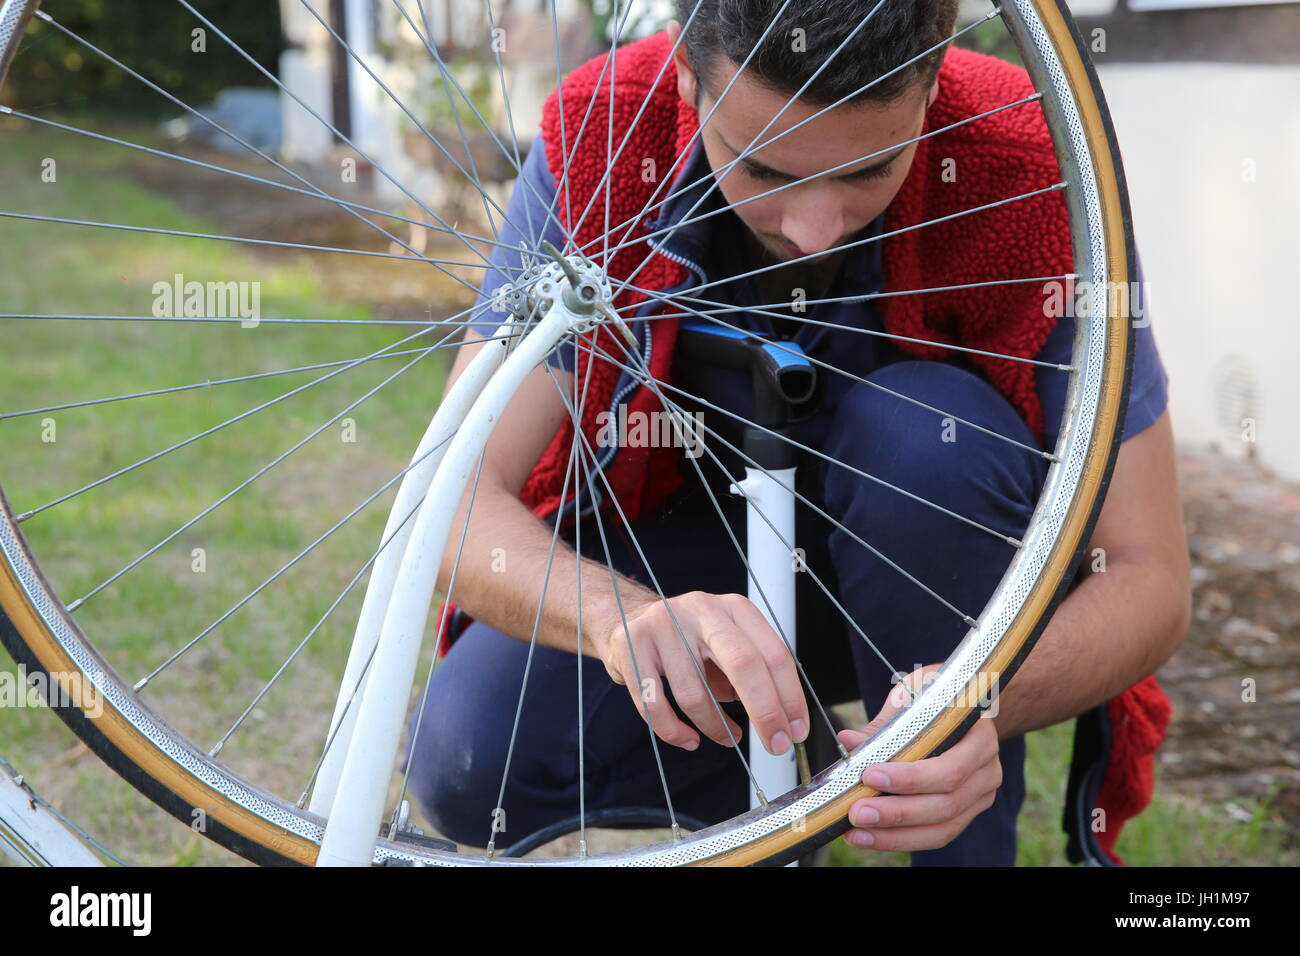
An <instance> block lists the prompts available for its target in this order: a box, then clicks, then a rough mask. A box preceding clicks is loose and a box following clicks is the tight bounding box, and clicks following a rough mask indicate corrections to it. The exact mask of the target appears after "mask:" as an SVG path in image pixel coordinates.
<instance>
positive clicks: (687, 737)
mask: <svg viewBox="0 0 1300 956" xmlns="http://www.w3.org/2000/svg"><path fill="white" fill-rule="evenodd" d="M660 669H661V665H660V662H659V660H658V658H657V656H656V655H655V654H653V653H651V652H649V651H647V650H643V651H641V652H640V653H638V654H637V655H636V666H635V667H628V668H627V671H626V672H627V673H628V674H631V675H639V676H640V683H639V684H635V683H634V681H629V682H628V684H627V692H628V694H629V695H630V696H631V698H632V703H633V704H634V705H635V707H636V709H637V713H639V714H640V715H641V718H642V719H643V720H645V721H646V722H647V723H649V724H650V725H651V727H652V728H653V729H654V732H655V734H656V736H658V737H659V739H661V740H663V741H664V742H666V743H670V744H672V745H673V746H674V747H682V748H683V749H686V750H695V749H696V748H697V747H699V745H700V738H699V735H698V734H697V733H695V731H693V730H692V729H691V728H690V727H688V726H686V725H685V724H684V723H682V722H681V721H680V720H678V719H677V715H676V714H674V713H673V709H672V707H670V706H669V705H668V701H667V700H666V699H665V697H664V685H663V680H662V679H661V678H660V676H659V674H660ZM647 714H648V715H649V716H648V717H647Z"/></svg>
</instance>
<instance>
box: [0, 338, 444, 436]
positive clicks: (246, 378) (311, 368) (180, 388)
mask: <svg viewBox="0 0 1300 956" xmlns="http://www.w3.org/2000/svg"><path fill="white" fill-rule="evenodd" d="M427 348H438V346H427ZM423 351H424V349H404V350H403V351H401V352H389V353H387V354H386V355H379V356H376V357H375V358H373V359H363V360H362V361H367V362H373V361H377V360H378V359H381V358H397V357H398V356H402V355H414V354H415V353H416V352H423ZM351 361H355V360H354V359H341V360H339V361H337V362H322V363H320V364H319V365H302V366H299V367H298V368H282V369H277V370H276V371H274V372H255V373H253V374H252V375H239V376H236V377H235V378H218V379H210V380H208V381H206V382H195V383H193V384H191V385H173V386H171V387H170V388H155V389H152V390H150V391H147V392H131V393H129V394H126V395H113V396H111V397H109V398H90V399H86V400H84V401H80V402H64V403H63V404H62V405H46V406H45V407H44V408H29V409H27V410H25V411H21V412H5V413H0V422H2V421H4V420H5V419H7V418H22V417H23V416H25V415H41V414H44V413H46V412H63V411H67V410H68V409H70V408H87V407H90V406H94V405H107V404H109V403H110V402H124V401H127V400H129V399H133V398H153V397H154V396H157V395H171V394H173V393H175V392H190V391H193V390H195V389H199V388H211V387H213V386H214V385H233V384H235V383H237V382H253V381H256V380H258V379H263V378H275V377H276V376H279V375H294V374H296V373H298V372H315V371H319V370H320V369H323V368H337V367H338V366H340V365H347V364H348V363H349V362H351Z"/></svg>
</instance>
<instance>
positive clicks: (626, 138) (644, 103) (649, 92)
mask: <svg viewBox="0 0 1300 956" xmlns="http://www.w3.org/2000/svg"><path fill="white" fill-rule="evenodd" d="M702 2H703V0H697V2H696V4H695V6H694V7H692V8H691V15H690V16H689V17H687V19H686V22H685V23H684V24H682V31H681V33H680V34H679V35H678V37H677V39H676V40H675V41H674V42H673V45H672V47H671V49H669V51H668V56H667V57H665V59H664V62H663V63H662V64H661V65H660V67H659V72H658V73H656V74H655V78H654V79H653V80H651V81H650V84H649V85H648V86H647V88H646V95H645V97H644V98H642V100H641V106H640V107H639V108H638V109H637V111H636V115H635V116H633V117H632V122H631V123H630V124H629V125H628V129H627V132H626V133H625V134H624V135H623V141H622V142H621V143H619V146H618V151H617V152H615V153H614V155H613V157H612V158H611V159H610V160H609V162H608V163H607V164H606V166H605V174H604V175H603V176H602V177H601V178H600V181H599V182H597V183H596V188H595V189H594V190H592V193H591V198H590V199H588V200H587V205H586V206H585V207H584V208H583V210H582V214H581V215H580V216H578V222H577V224H576V225H575V226H574V227H573V232H574V234H577V232H578V230H579V229H581V228H582V224H583V222H585V221H586V218H587V213H589V212H590V211H591V207H592V205H593V204H594V203H595V202H596V197H597V196H598V195H600V190H601V188H602V187H604V189H605V192H606V195H605V233H604V237H605V239H606V246H607V247H608V237H609V235H610V226H609V183H610V180H611V178H612V174H613V172H614V164H615V163H617V162H618V158H619V157H620V156H622V155H623V150H624V148H625V147H626V146H627V144H628V143H629V142H630V141H631V139H632V134H633V133H635V132H636V128H637V124H638V123H640V122H641V117H642V115H643V114H644V113H645V111H646V109H647V108H648V107H649V106H650V101H651V100H652V99H653V98H654V91H655V90H656V89H657V88H658V86H659V81H660V80H661V79H663V75H664V74H665V73H666V72H667V71H668V67H669V65H670V64H671V63H672V62H673V57H674V55H675V54H676V53H677V50H678V48H679V47H680V46H681V45H682V43H684V42H685V40H686V31H687V30H689V29H690V28H691V23H692V22H694V20H695V15H696V14H697V13H699V11H700V6H701V4H702ZM630 6H631V0H629V7H630ZM551 9H552V12H554V9H555V3H554V0H552V3H551ZM557 65H558V64H557ZM556 86H557V87H558V86H559V74H558V71H557V74H556ZM611 98H612V92H611ZM560 136H561V139H563V136H564V111H563V110H560ZM560 153H561V155H568V151H567V150H566V149H563V148H561V151H560ZM607 155H608V154H607ZM569 221H570V222H572V221H573V209H572V208H570V209H569ZM594 242H595V240H593V241H592V242H589V243H587V244H586V245H584V246H583V247H582V248H583V249H587V248H590V246H592V245H593V244H594ZM609 252H610V250H609V249H608V248H606V250H605V259H606V261H608V258H609Z"/></svg>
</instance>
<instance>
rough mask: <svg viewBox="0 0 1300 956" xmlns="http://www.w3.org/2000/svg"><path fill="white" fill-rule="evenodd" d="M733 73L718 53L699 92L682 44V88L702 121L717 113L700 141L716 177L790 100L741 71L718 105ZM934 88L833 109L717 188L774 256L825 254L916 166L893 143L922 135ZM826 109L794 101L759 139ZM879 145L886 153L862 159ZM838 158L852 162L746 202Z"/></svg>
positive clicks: (908, 151)
mask: <svg viewBox="0 0 1300 956" xmlns="http://www.w3.org/2000/svg"><path fill="white" fill-rule="evenodd" d="M677 33H678V30H677V29H676V24H673V25H672V26H671V27H670V36H671V37H672V38H673V39H674V40H675V39H676V36H677ZM828 69H834V66H833V65H832V66H831V67H828ZM736 72H737V67H736V66H735V64H733V63H731V62H730V61H729V60H728V59H727V58H726V57H725V56H719V57H718V58H717V61H716V63H715V64H714V66H713V70H712V74H711V75H710V77H709V83H708V85H707V87H705V88H697V84H698V82H699V81H698V79H697V77H696V76H695V74H694V73H693V72H692V71H691V69H690V65H689V63H688V61H687V60H686V56H685V48H684V47H680V48H679V52H678V56H677V88H678V92H679V93H680V95H681V96H682V98H683V99H685V100H686V101H687V102H689V103H691V104H692V105H696V106H697V109H698V111H699V114H700V120H701V121H703V120H704V118H705V117H706V116H709V112H710V110H713V115H712V116H711V117H709V121H708V124H707V125H706V126H705V128H704V130H703V132H702V134H701V138H702V140H703V144H704V151H705V154H706V155H707V156H708V159H709V165H710V166H711V167H712V168H713V169H714V175H715V177H717V176H718V171H719V170H722V169H725V168H726V167H727V165H728V164H729V163H731V162H732V161H733V160H735V159H736V157H737V156H738V155H739V154H740V153H742V152H744V151H745V149H746V148H747V147H749V145H750V143H751V142H753V141H754V140H755V138H756V137H758V135H759V133H760V132H761V131H762V130H763V128H764V127H765V126H766V125H767V124H768V122H769V121H771V119H772V117H773V116H775V115H776V114H777V113H779V112H780V111H781V109H782V108H783V107H785V105H786V103H787V102H788V101H789V99H790V97H789V95H787V94H784V93H778V92H775V91H773V90H771V89H769V88H768V87H766V86H764V85H763V84H761V83H759V82H757V81H755V80H754V79H753V78H751V77H750V76H748V75H746V74H742V75H741V77H740V79H739V80H737V81H736V83H735V85H734V86H732V88H731V90H730V92H728V93H727V94H726V96H725V97H723V98H722V101H721V105H719V106H717V108H716V110H715V109H714V106H715V100H714V97H715V96H718V95H721V93H722V91H723V90H724V89H726V86H727V84H728V83H729V82H730V81H731V79H732V77H733V76H734V75H735V74H736ZM937 92H938V86H937V85H935V86H931V87H920V86H918V87H917V88H916V89H915V90H912V91H909V92H908V93H907V94H906V95H905V96H904V97H903V98H901V99H900V100H898V101H896V102H894V103H888V104H882V103H874V102H867V103H854V102H849V103H845V104H843V105H842V106H837V107H835V108H834V109H831V110H829V111H827V112H826V113H824V114H823V115H821V116H819V117H817V118H816V119H815V120H812V121H811V122H810V123H808V124H807V125H805V126H802V127H800V128H799V129H798V130H796V131H795V132H793V133H790V134H789V135H788V136H785V137H783V138H781V139H779V140H778V141H777V142H775V143H770V144H769V145H766V146H763V147H762V148H761V149H758V150H755V151H754V152H753V153H752V154H750V155H749V156H748V157H746V158H745V159H743V160H741V161H740V162H739V163H736V164H735V165H734V166H733V167H732V168H730V169H729V170H728V171H727V172H726V173H725V175H722V176H721V177H720V178H719V182H718V188H719V190H720V191H721V193H722V195H723V197H724V198H725V199H726V201H727V203H728V204H729V205H731V206H733V207H735V208H734V211H735V213H736V215H737V216H739V217H740V219H741V220H742V221H743V222H744V223H745V225H747V226H748V227H749V228H750V230H751V232H753V233H754V235H755V237H756V238H757V239H758V241H759V242H760V243H761V244H762V246H763V248H765V249H766V250H767V251H768V252H769V253H770V254H771V255H773V256H774V257H776V258H777V259H780V260H788V259H794V258H799V257H802V256H816V255H818V254H822V253H827V252H829V251H830V250H832V249H834V248H835V247H837V246H839V245H841V244H843V243H844V242H847V241H849V240H850V239H851V238H852V237H853V236H854V235H855V234H856V233H858V232H859V231H861V230H862V229H863V228H864V227H866V226H867V225H868V224H869V223H870V222H871V221H872V220H874V219H875V218H876V217H877V216H878V215H880V213H881V212H883V211H884V209H885V207H886V206H888V205H889V203H890V201H891V200H892V199H893V198H894V196H895V195H896V194H897V192H898V190H899V188H900V187H901V186H902V184H903V180H904V178H906V176H907V172H908V170H909V169H910V168H911V165H912V156H913V154H914V153H915V152H916V144H915V143H913V144H911V145H909V146H906V147H904V148H903V149H901V150H898V149H894V148H893V147H895V146H896V145H897V144H898V143H901V142H903V141H905V140H908V139H911V138H912V137H914V136H917V135H919V134H920V132H921V128H922V125H923V124H924V122H925V111H926V108H927V107H928V106H929V105H930V103H931V102H933V100H934V96H935V94H937ZM697 93H698V101H697V100H696V95H697ZM822 109H824V106H823V105H817V104H810V103H805V102H804V101H802V100H798V101H796V102H794V103H793V104H791V105H790V107H789V109H787V110H786V111H785V112H784V113H783V114H782V115H781V117H780V119H778V120H777V121H776V122H775V123H773V125H772V127H771V129H769V130H767V132H765V133H763V134H762V139H761V142H764V143H766V142H768V141H769V140H771V139H773V138H774V137H776V136H778V135H779V134H781V133H783V132H785V131H786V130H788V129H790V128H791V127H793V126H797V125H798V124H799V123H802V122H803V121H804V120H805V119H807V118H808V117H810V116H812V115H813V114H814V113H817V112H819V111H820V110H822ZM880 150H884V151H885V152H882V153H881V154H880V155H879V156H874V157H872V158H871V159H868V160H863V159H862V157H864V156H867V155H869V154H872V153H875V152H877V151H880ZM841 164H851V165H846V166H844V168H843V169H839V170H837V171H836V172H834V173H830V174H828V175H824V176H818V177H817V178H815V179H812V180H810V181H808V182H799V183H798V184H797V185H794V186H789V188H786V189H782V190H781V191H780V192H778V193H775V194H773V195H770V196H764V197H763V198H762V199H755V200H753V201H752V202H744V200H746V199H749V198H750V197H752V196H758V195H761V194H763V193H766V192H769V191H771V190H773V189H776V188H778V187H781V186H785V185H787V184H788V183H793V182H797V181H798V180H802V179H804V178H806V177H809V176H815V175H816V174H818V173H822V172H825V171H826V170H828V169H835V168H836V167H838V166H840V165H841ZM741 203H744V204H743V205H740V204H741ZM810 261H813V260H810Z"/></svg>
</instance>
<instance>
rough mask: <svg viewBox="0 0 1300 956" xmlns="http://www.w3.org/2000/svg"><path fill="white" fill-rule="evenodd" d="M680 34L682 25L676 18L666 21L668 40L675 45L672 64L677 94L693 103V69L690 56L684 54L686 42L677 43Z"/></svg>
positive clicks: (694, 79) (694, 90) (695, 89)
mask: <svg viewBox="0 0 1300 956" xmlns="http://www.w3.org/2000/svg"><path fill="white" fill-rule="evenodd" d="M681 35H682V25H681V24H680V23H678V22H677V21H676V20H669V21H668V42H669V44H670V45H672V46H675V47H676V52H675V53H674V54H673V65H674V66H675V67H677V95H678V96H680V97H681V98H682V99H683V100H685V101H686V102H687V103H689V104H690V105H691V106H694V105H695V98H696V93H697V87H696V83H697V82H698V81H697V80H696V77H695V71H694V70H692V69H691V61H690V58H689V57H687V56H686V44H685V43H682V44H678V42H677V40H678V38H679V37H680V36H681Z"/></svg>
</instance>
